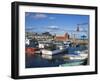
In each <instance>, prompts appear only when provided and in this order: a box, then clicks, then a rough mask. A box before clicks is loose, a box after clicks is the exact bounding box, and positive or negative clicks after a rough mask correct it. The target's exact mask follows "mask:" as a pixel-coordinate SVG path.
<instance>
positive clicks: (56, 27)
mask: <svg viewBox="0 0 100 81" xmlns="http://www.w3.org/2000/svg"><path fill="white" fill-rule="evenodd" d="M47 29H50V30H59V28H58V26H48V28H47Z"/></svg>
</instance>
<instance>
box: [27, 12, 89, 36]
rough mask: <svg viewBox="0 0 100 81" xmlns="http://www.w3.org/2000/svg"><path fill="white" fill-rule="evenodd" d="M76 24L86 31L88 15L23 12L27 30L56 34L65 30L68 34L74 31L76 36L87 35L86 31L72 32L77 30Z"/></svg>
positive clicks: (61, 33) (60, 33)
mask: <svg viewBox="0 0 100 81" xmlns="http://www.w3.org/2000/svg"><path fill="white" fill-rule="evenodd" d="M84 23H87V24H84ZM77 24H80V26H79V28H80V31H84V30H86V31H88V24H89V16H88V15H74V14H58V13H57V14H52V13H34V12H25V29H26V30H27V31H32V32H37V33H43V32H50V33H52V34H57V35H63V34H64V33H66V32H67V33H69V34H72V33H76V34H77V36H78V37H80V36H82V35H86V36H87V33H86V32H74V31H76V30H77V27H78V26H77ZM82 24H84V25H82Z"/></svg>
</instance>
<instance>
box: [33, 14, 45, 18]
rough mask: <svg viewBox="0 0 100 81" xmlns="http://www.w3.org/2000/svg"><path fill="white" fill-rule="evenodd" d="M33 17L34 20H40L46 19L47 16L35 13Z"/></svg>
mask: <svg viewBox="0 0 100 81" xmlns="http://www.w3.org/2000/svg"><path fill="white" fill-rule="evenodd" d="M33 17H34V18H36V19H42V18H46V17H47V15H46V14H41V13H37V14H35V15H34V16H33Z"/></svg>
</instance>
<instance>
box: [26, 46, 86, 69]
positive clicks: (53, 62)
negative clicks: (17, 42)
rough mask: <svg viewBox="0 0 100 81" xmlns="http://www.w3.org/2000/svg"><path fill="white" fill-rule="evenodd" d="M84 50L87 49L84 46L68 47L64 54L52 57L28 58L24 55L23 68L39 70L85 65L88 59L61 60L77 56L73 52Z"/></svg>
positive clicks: (37, 55) (37, 56)
mask: <svg viewBox="0 0 100 81" xmlns="http://www.w3.org/2000/svg"><path fill="white" fill-rule="evenodd" d="M86 49H87V47H85V46H79V47H69V48H67V49H66V51H65V52H63V53H61V54H57V55H54V56H49V55H41V54H34V55H31V56H28V55H27V54H26V59H25V67H26V68H39V67H65V66H79V65H87V63H88V62H87V61H88V58H87V59H84V60H81V59H73V60H70V59H68V58H63V57H64V56H66V55H74V56H77V55H78V53H75V51H83V50H86Z"/></svg>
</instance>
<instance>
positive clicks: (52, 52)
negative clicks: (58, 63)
mask: <svg viewBox="0 0 100 81" xmlns="http://www.w3.org/2000/svg"><path fill="white" fill-rule="evenodd" d="M61 52H63V50H53V51H49V50H45V49H44V50H42V54H45V55H55V54H59V53H61Z"/></svg>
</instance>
